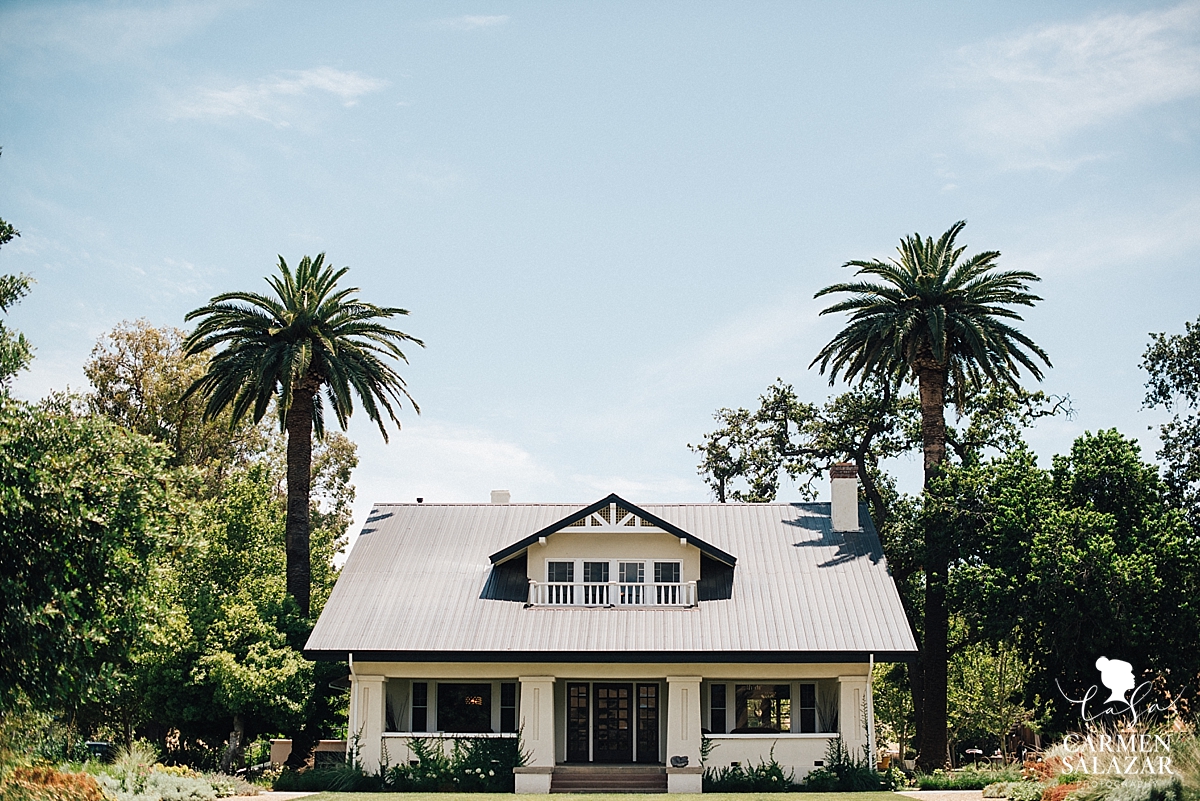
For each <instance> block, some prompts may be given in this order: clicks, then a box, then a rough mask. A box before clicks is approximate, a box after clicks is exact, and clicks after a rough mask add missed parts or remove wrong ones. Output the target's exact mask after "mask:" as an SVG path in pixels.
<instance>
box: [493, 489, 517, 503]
mask: <svg viewBox="0 0 1200 801" xmlns="http://www.w3.org/2000/svg"><path fill="white" fill-rule="evenodd" d="M511 497H512V496H511V495H510V494H509V492H508V490H492V503H508V500H509V498H511Z"/></svg>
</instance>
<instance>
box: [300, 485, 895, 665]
mask: <svg viewBox="0 0 1200 801" xmlns="http://www.w3.org/2000/svg"><path fill="white" fill-rule="evenodd" d="M580 509H581V507H580V506H579V505H577V504H520V503H517V504H430V503H426V504H420V505H417V504H380V505H377V506H375V508H374V509H373V510H372V511H371V515H370V517H369V518H368V520H367V524H366V526H365V527H364V528H363V531H362V534H361V535H360V536H359V537H358V539H357V542H356V543H355V545H354V548H353V550H351V552H350V555H349V558H348V559H347V560H346V565H345V567H343V568H342V573H341V575H340V577H339V578H338V581H337V585H336V586H335V587H334V589H333V593H332V594H331V595H330V597H329V600H328V602H327V603H326V605H325V609H324V611H322V613H321V617H320V619H319V620H318V621H317V624H316V627H315V628H314V629H313V632H312V636H311V637H309V640H308V644H307V645H306V646H305V653H306V654H307V655H308V656H309V657H310V658H315V659H339V660H345V659H346V658H347V655H348V654H351V653H352V654H353V655H354V660H355V661H356V662H358V661H360V660H361V661H439V662H443V661H490V662H506V663H508V662H530V663H534V662H546V661H579V662H660V663H661V662H772V663H775V662H819V661H825V662H852V661H863V662H865V661H867V658H868V655H869V654H874V655H875V659H876V660H877V661H881V662H882V661H900V660H904V659H907V658H909V657H910V656H911V655H912V654H914V653H915V652H916V643H915V642H914V639H913V635H912V630H911V629H910V628H909V625H908V620H907V618H906V617H905V614H904V609H903V608H902V607H901V605H900V596H899V593H897V591H896V585H895V583H894V582H893V581H892V577H891V575H889V573H888V569H887V562H886V560H885V559H884V557H883V549H882V548H881V547H880V544H879V538H878V537H877V536H876V534H875V530H874V528H873V527H872V525H871V520H870V517H869V515H868V514H867V512H866V508H865V506H863V507H860V509H859V520H860V522H861V523H862V526H863V530H862V531H858V532H846V531H834V530H833V526H832V523H831V520H830V510H829V504H828V503H771V504H736V503H729V504H719V503H703V504H688V503H681V504H657V503H656V504H644V505H643V506H641V507H640V510H641V511H642V512H644V513H646V514H647V515H648V516H650V517H652V518H654V519H656V520H660V521H662V522H664V523H668V524H670V525H671V526H672V527H674V528H675V529H677V530H682V531H686V532H689V533H692V534H694V535H695V536H696V537H697V538H698V539H700V540H701V541H703V542H704V543H707V544H709V545H710V546H711V547H712V548H714V549H719V550H720V551H722V552H725V553H734V554H737V557H738V560H737V561H738V563H737V569H736V570H734V571H733V584H732V591H731V593H730V594H729V597H728V598H726V599H724V600H704V601H701V602H700V603H699V604H698V605H697V606H695V607H691V608H681V609H663V608H644V609H639V608H629V607H617V608H612V609H603V608H601V609H589V608H581V607H550V606H533V607H527V606H526V605H525V604H522V603H517V602H514V601H506V600H493V599H490V598H486V597H481V596H482V595H484V593H483V589H484V587H485V586H486V585H487V583H488V581H489V578H490V577H491V576H492V574H493V572H494V571H495V570H497V569H498V568H499V567H500V565H498V564H493V563H492V561H491V559H490V558H489V554H494V553H499V552H503V551H504V550H505V549H506V548H509V547H511V545H512V543H515V542H519V541H520V540H523V539H525V538H527V537H528V535H529V532H531V531H544V530H547V529H554V528H555V527H556V526H557V525H559V524H560V523H561V522H562V521H563V520H565V519H570V518H571V517H572V516H573V515H576V514H578V513H579V510H580ZM648 519H649V518H648ZM664 530H666V529H664ZM517 558H519V557H517ZM510 561H511V560H510ZM702 569H703V568H702Z"/></svg>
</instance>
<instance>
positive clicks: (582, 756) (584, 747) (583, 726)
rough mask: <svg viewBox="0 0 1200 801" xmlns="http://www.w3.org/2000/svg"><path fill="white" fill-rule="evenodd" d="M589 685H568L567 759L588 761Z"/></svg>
mask: <svg viewBox="0 0 1200 801" xmlns="http://www.w3.org/2000/svg"><path fill="white" fill-rule="evenodd" d="M588 728H589V726H588V685H587V684H586V683H585V682H580V683H575V682H572V683H570V684H568V685H567V761H568V762H588V761H589V757H590V755H589V754H588V739H589V735H590V734H591V732H589V731H588Z"/></svg>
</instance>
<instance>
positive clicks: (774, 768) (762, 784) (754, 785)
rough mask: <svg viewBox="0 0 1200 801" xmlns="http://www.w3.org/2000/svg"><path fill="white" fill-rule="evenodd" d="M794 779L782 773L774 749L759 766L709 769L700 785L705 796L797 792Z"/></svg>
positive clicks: (789, 774)
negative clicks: (713, 794)
mask: <svg viewBox="0 0 1200 801" xmlns="http://www.w3.org/2000/svg"><path fill="white" fill-rule="evenodd" d="M795 776H796V774H795V773H794V772H792V771H789V772H788V773H784V772H783V766H782V765H780V764H779V763H778V762H777V761H776V760H775V749H774V748H772V749H771V753H770V756H769V758H768V759H767V760H763V761H761V762H759V763H758V764H757V765H750V766H748V767H745V768H743V767H741V766H740V765H730V766H728V767H724V768H717V769H715V770H714V769H713V768H708V769H706V770H705V771H704V776H703V778H702V780H701V784H702V785H703V789H704V792H706V793H779V792H786V791H788V790H792V789H795Z"/></svg>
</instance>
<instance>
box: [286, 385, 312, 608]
mask: <svg viewBox="0 0 1200 801" xmlns="http://www.w3.org/2000/svg"><path fill="white" fill-rule="evenodd" d="M311 383H312V382H311V380H309V379H307V378H306V379H305V380H304V381H302V382H300V385H299V386H297V387H296V389H295V390H294V393H293V397H292V405H291V407H290V408H289V409H288V413H287V419H286V421H285V423H286V425H287V435H288V437H287V524H286V526H285V527H284V542H285V549H286V551H287V591H288V595H290V596H292V598H294V599H295V600H296V604H297V605H298V606H299V607H300V611H301V613H302V614H303V615H304V616H305V617H308V614H309V610H310V597H311V592H312V564H311V560H310V555H309V526H310V521H309V496H310V495H311V490H312V416H313V403H314V399H315V396H316V388H315V387H311V388H310V385H311Z"/></svg>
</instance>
